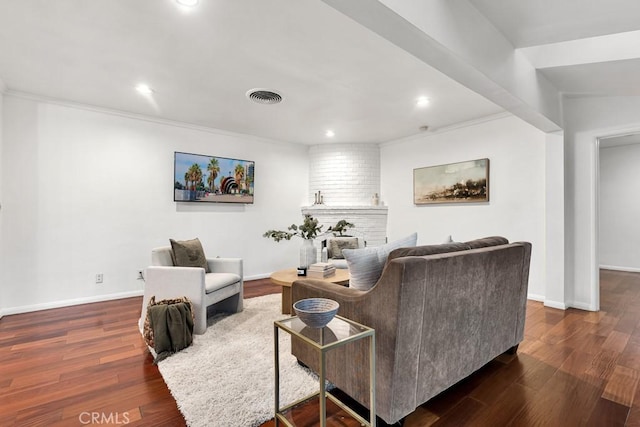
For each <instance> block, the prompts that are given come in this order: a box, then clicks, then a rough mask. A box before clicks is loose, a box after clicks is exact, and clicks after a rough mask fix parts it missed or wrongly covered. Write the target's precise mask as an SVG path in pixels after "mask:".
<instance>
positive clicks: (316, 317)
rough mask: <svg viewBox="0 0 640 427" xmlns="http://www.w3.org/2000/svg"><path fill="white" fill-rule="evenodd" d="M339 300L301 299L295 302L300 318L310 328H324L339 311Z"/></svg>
mask: <svg viewBox="0 0 640 427" xmlns="http://www.w3.org/2000/svg"><path fill="white" fill-rule="evenodd" d="M338 308H340V304H338V301H334V300H332V299H327V298H307V299H301V300H300V301H297V302H296V303H295V304H293V309H294V310H295V312H296V314H297V315H298V318H299V319H300V320H302V322H303V323H304V324H305V325H307V326H308V327H310V328H324V327H325V326H327V324H328V323H329V322H331V319H333V317H334V316H335V315H336V313H337V312H338Z"/></svg>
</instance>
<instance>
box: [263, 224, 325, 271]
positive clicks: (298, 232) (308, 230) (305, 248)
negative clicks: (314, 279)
mask: <svg viewBox="0 0 640 427" xmlns="http://www.w3.org/2000/svg"><path fill="white" fill-rule="evenodd" d="M321 232H322V226H321V225H318V220H317V219H315V218H314V217H312V216H311V215H309V214H305V216H304V221H303V222H302V224H301V225H295V224H291V225H290V226H289V227H287V231H283V230H267V231H266V232H265V233H264V234H263V235H262V236H263V237H269V238H272V239H273V240H275V241H276V242H279V241H281V240H283V239H284V240H291V238H292V237H293V236H297V237H300V238H301V239H303V244H302V247H301V248H300V267H302V268H304V269H306V268H307V267H309V265H311V264H313V263H315V262H316V261H317V260H318V250H317V249H316V247H315V246H314V245H313V239H315V238H316V237H317V236H318V234H320V233H321Z"/></svg>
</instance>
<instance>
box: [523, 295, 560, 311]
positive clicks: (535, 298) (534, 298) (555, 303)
mask: <svg viewBox="0 0 640 427" xmlns="http://www.w3.org/2000/svg"><path fill="white" fill-rule="evenodd" d="M527 299H530V300H532V301H540V302H542V303H544V306H545V307H551V308H557V309H559V310H566V309H567V308H568V306H567V305H566V304H565V303H562V302H559V301H551V300H548V299H546V298H545V296H544V295H538V294H528V295H527Z"/></svg>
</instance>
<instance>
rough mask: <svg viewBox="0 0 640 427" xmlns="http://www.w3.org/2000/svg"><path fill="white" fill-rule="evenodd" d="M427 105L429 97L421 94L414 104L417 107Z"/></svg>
mask: <svg viewBox="0 0 640 427" xmlns="http://www.w3.org/2000/svg"><path fill="white" fill-rule="evenodd" d="M427 105H429V98H427V97H426V96H421V97H419V98H418V100H417V101H416V106H418V107H426V106H427Z"/></svg>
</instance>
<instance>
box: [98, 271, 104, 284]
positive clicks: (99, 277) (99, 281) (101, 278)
mask: <svg viewBox="0 0 640 427" xmlns="http://www.w3.org/2000/svg"><path fill="white" fill-rule="evenodd" d="M102 280H103V277H102V273H98V274H96V283H102Z"/></svg>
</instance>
